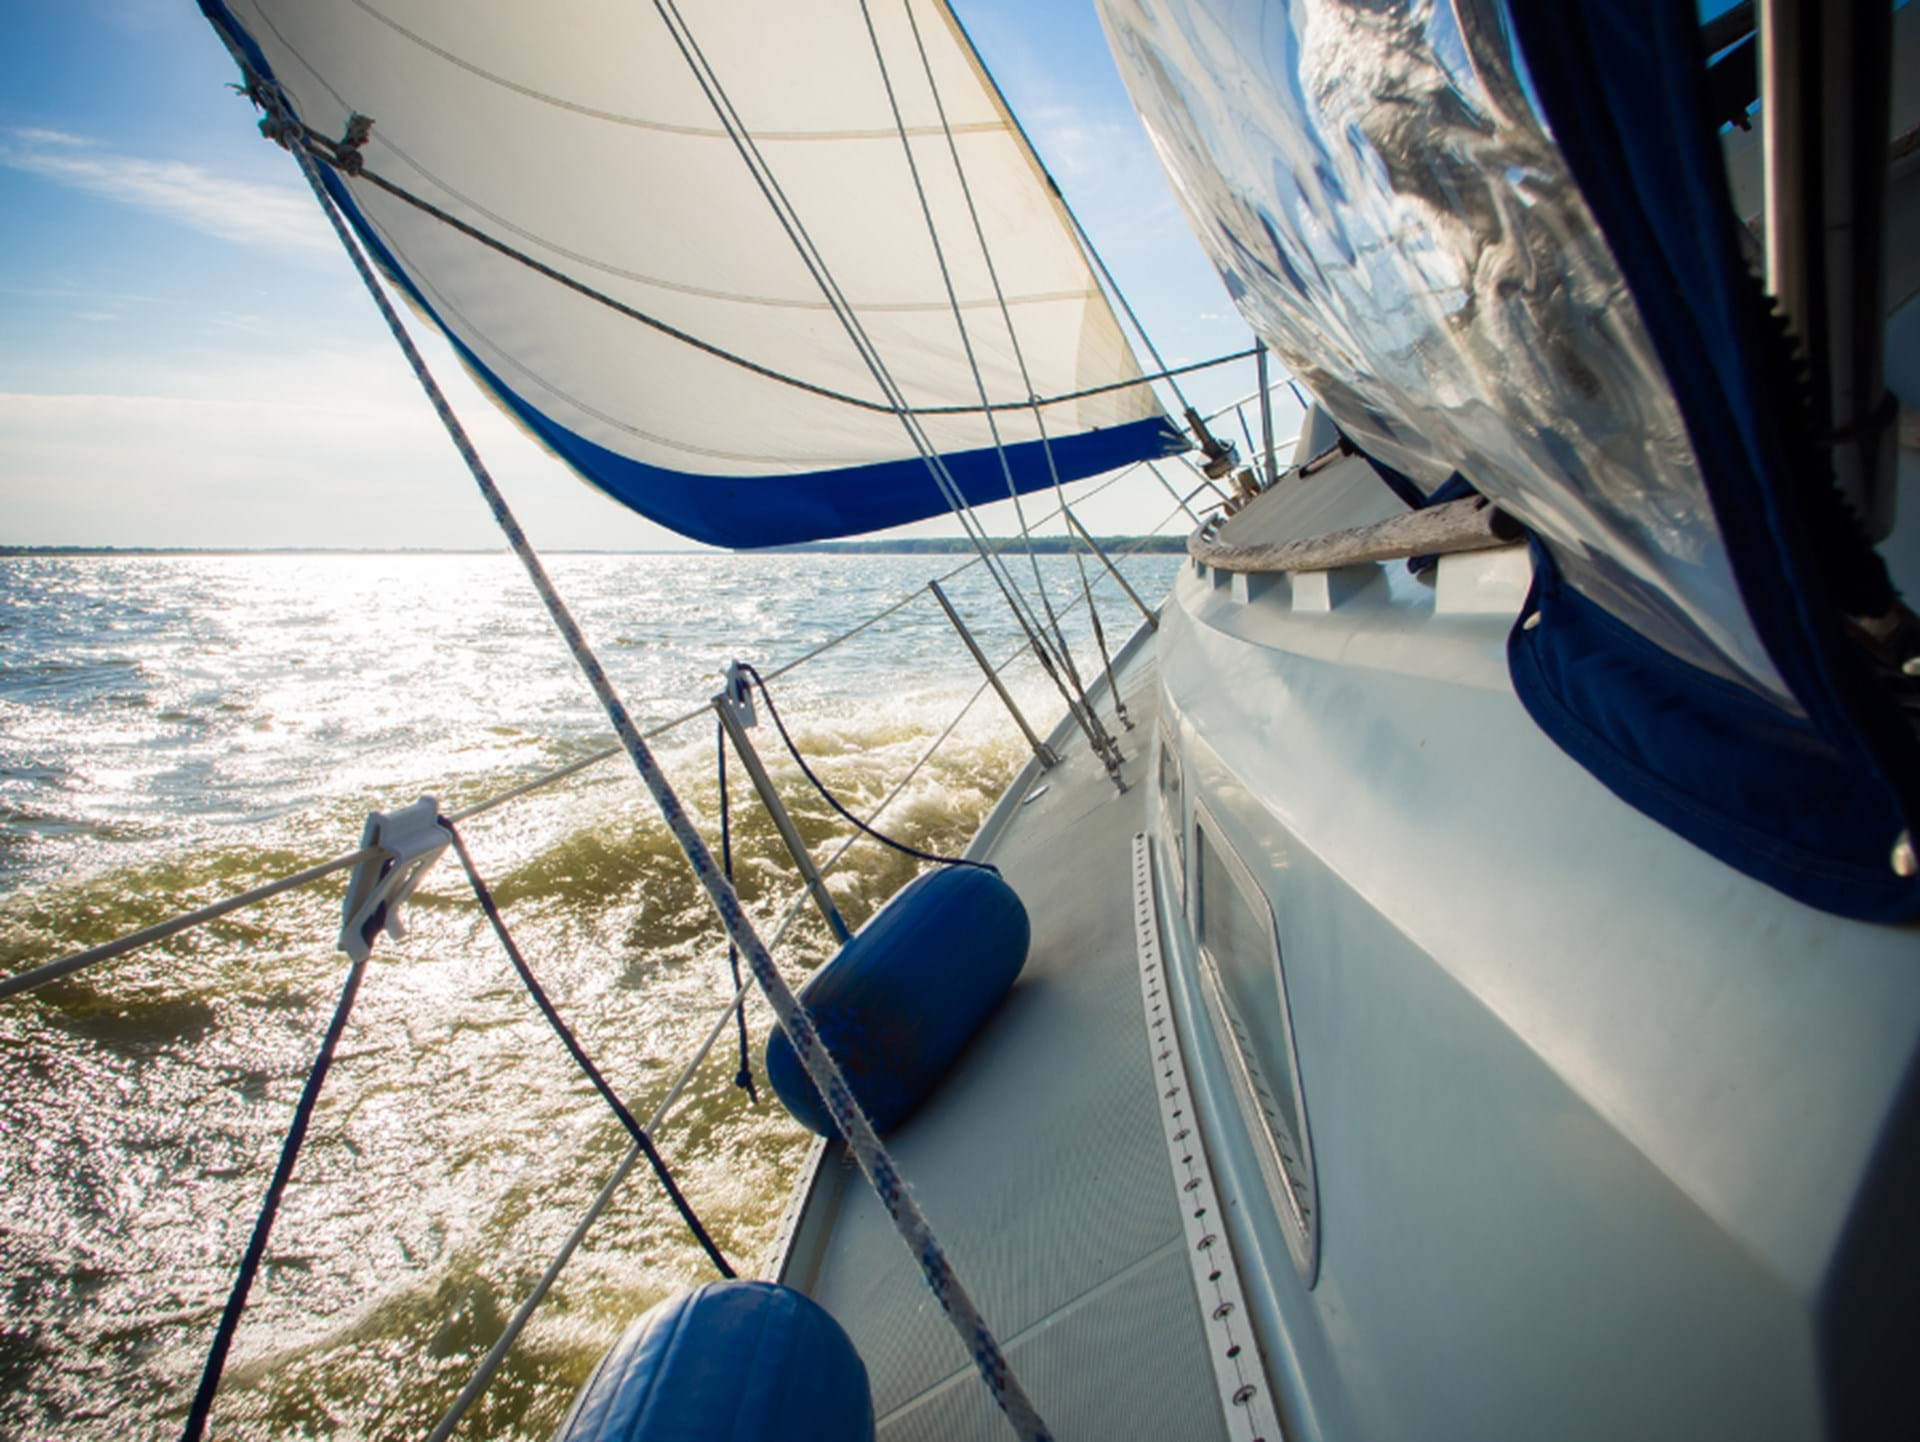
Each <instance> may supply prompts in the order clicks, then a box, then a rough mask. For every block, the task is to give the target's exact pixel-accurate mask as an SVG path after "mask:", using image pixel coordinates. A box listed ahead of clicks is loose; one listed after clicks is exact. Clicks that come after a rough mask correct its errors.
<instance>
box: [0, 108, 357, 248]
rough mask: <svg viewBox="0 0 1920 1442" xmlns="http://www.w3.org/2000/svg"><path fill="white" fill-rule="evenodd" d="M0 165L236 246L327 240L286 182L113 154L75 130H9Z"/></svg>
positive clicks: (323, 243)
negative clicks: (268, 181) (72, 132)
mask: <svg viewBox="0 0 1920 1442" xmlns="http://www.w3.org/2000/svg"><path fill="white" fill-rule="evenodd" d="M7 133H8V136H9V138H10V139H11V141H12V144H10V145H4V146H0V165H4V166H6V167H8V168H9V169H12V170H18V171H23V172H25V173H26V174H29V175H38V176H40V177H42V178H43V179H46V180H50V181H53V182H54V183H55V184H58V185H66V186H71V187H72V188H74V189H76V190H84V191H86V192H88V193H89V194H92V195H99V196H103V197H105V198H106V199H108V200H114V201H118V202H120V203H121V204H123V205H131V206H134V207H135V208H137V209H140V210H145V211H148V212H150V213H152V214H154V215H160V216H164V217H166V218H167V219H169V220H173V221H177V222H179V223H180V224H182V225H189V226H192V227H193V228H194V229H195V230H199V231H203V232H205V233H206V234H208V235H213V236H218V237H219V238H220V239H222V240H227V241H231V242H233V243H234V244H236V245H256V246H272V247H276V248H279V249H283V250H299V251H314V252H318V251H321V250H325V249H328V248H330V247H331V246H332V244H333V240H332V237H331V236H330V235H329V234H328V233H327V228H326V225H325V222H324V221H323V220H322V218H321V215H320V211H319V209H318V207H316V206H315V205H314V204H313V201H312V200H311V199H310V198H309V197H308V195H307V194H306V192H304V191H302V190H299V189H296V188H295V187H293V186H291V185H266V184H261V183H260V182H257V181H250V180H234V179H231V178H229V177H227V176H223V175H218V174H215V173H214V172H213V171H211V170H208V169H207V168H206V167H205V166H203V165H194V164H191V163H189V162H186V161H179V160H146V159H142V158H140V157H139V156H133V155H119V154H116V153H114V152H113V151H110V150H105V149H102V148H101V147H100V146H98V145H96V144H94V143H93V142H91V141H89V140H87V139H86V138H84V137H82V136H78V135H69V134H67V133H65V132H64V131H58V130H45V129H16V130H11V131H9V132H7Z"/></svg>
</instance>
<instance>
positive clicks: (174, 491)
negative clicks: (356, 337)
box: [0, 338, 680, 547]
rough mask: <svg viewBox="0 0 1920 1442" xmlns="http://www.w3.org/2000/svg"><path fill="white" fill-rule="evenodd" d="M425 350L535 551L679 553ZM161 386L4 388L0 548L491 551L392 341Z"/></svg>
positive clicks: (447, 361)
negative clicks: (52, 390)
mask: <svg viewBox="0 0 1920 1442" xmlns="http://www.w3.org/2000/svg"><path fill="white" fill-rule="evenodd" d="M426 349H427V351H428V354H429V356H430V357H431V359H432V363H433V365H434V367H435V369H436V371H437V372H438V373H439V374H440V375H441V377H442V379H443V381H444V382H445V384H446V386H447V390H448V392H449V394H450V395H451V397H452V398H453V402H454V405H455V407H456V409H457V410H458V411H459V413H460V415H461V418H462V419H463V420H464V421H465V422H466V425H467V428H468V430H469V431H470V432H471V434H472V436H473V440H474V443H475V444H476V445H477V446H478V447H479V448H480V450H481V452H482V454H484V455H485V456H486V457H487V458H488V461H489V464H490V465H491V466H492V468H493V469H494V472H495V474H496V476H497V477H498V479H499V481H500V483H501V486H502V487H503V488H504V489H505V490H506V491H507V492H508V494H509V496H511V497H512V499H513V501H514V503H515V508H516V510H518V511H519V513H520V516H521V519H522V521H523V522H524V523H525V524H526V526H527V528H528V530H529V532H530V533H531V534H533V535H534V537H535V539H536V540H537V541H539V542H540V543H541V544H542V545H546V546H556V547H564V546H588V547H596V546H615V547H619V546H636V547H654V546H661V545H674V544H680V543H679V542H678V541H677V538H674V537H671V536H669V535H668V534H667V533H665V532H663V531H662V530H660V528H658V527H656V526H653V525H651V524H650V523H648V522H646V521H644V520H642V519H641V518H640V517H638V516H634V515H632V514H631V513H629V512H626V511H624V510H623V509H621V508H620V507H619V506H618V505H616V504H615V503H614V502H612V501H610V500H608V499H606V498H605V497H604V496H601V495H599V494H598V493H596V492H594V491H592V490H590V489H589V488H588V487H587V486H586V485H584V484H582V483H581V482H579V481H578V480H576V479H575V478H574V477H573V476H572V475H571V474H570V473H569V472H567V471H565V470H563V469H562V468H561V467H560V466H559V465H558V464H557V463H556V462H555V461H554V460H553V459H552V458H551V457H550V456H549V455H548V454H547V453H546V452H545V451H544V450H542V449H540V448H539V447H538V446H537V445H535V444H534V443H533V442H531V441H530V440H529V439H528V438H527V437H526V435H525V434H524V433H523V432H522V431H521V430H520V429H519V427H518V426H517V425H516V424H515V423H514V422H513V421H511V420H509V419H508V418H507V417H506V416H504V415H503V414H501V412H500V411H499V410H498V409H496V408H495V407H494V406H493V405H492V404H491V403H490V402H489V401H488V400H486V399H485V398H483V397H482V395H481V394H480V392H479V391H478V389H477V388H476V387H475V386H474V385H473V383H472V382H471V381H470V380H469V379H468V378H467V376H466V375H465V374H464V373H463V372H462V371H461V369H460V367H459V365H458V364H457V363H456V362H455V361H454V359H453V357H452V354H451V352H450V350H449V348H448V347H447V346H446V345H445V344H444V343H443V342H441V341H439V340H437V339H433V338H428V339H427V341H426ZM159 379H160V386H162V387H164V393H151V392H150V393H144V394H141V393H135V392H136V391H137V390H138V389H139V387H138V386H137V385H128V386H127V387H126V388H125V389H124V390H108V391H102V392H98V393H93V394H65V395H45V394H28V393H21V392H14V393H5V392H0V541H5V542H9V543H14V544H36V545H37V544H62V543H73V544H112V545H188V546H195V545H198V546H227V545H240V546H245V545H320V546H380V545H426V546H488V545H495V544H498V533H497V532H496V531H495V530H494V527H493V524H492V522H491V520H490V518H489V517H488V515H487V510H486V507H485V506H484V505H483V504H481V502H480V499H479V497H478V495H477V494H476V492H475V490H474V487H473V482H472V480H471V479H470V478H469V477H468V475H467V472H466V468H465V467H464V466H462V465H461V464H460V460H459V457H458V455H457V453H456V452H455V451H454V449H453V447H452V446H451V445H450V444H448V441H447V437H446V433H445V432H444V431H443V430H442V429H441V426H440V423H439V421H438V420H437V419H436V418H435V417H434V414H433V411H432V409H431V408H430V407H429V406H428V405H427V404H426V402H425V401H424V400H423V399H422V398H421V396H420V393H419V390H418V388H417V387H416V386H415V385H414V382H413V378H412V377H411V376H410V375H409V374H408V373H407V369H406V366H405V364H404V363H403V362H402V361H401V359H400V357H399V355H398V353H397V352H395V351H394V350H393V349H392V347H390V346H387V345H384V344H382V345H377V346H370V347H368V348H366V349H364V350H333V351H328V350H312V349H304V348H303V349H300V350H298V351H294V352H276V351H273V350H269V349H265V348H261V349H249V350H244V351H242V350H230V349H221V350H212V351H205V352H199V353H187V354H181V355H177V356H176V357H174V359H173V361H172V362H171V364H170V365H169V366H168V368H167V370H166V373H165V375H164V377H163V378H159ZM156 389H158V388H156Z"/></svg>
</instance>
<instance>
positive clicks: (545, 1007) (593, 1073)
mask: <svg viewBox="0 0 1920 1442" xmlns="http://www.w3.org/2000/svg"><path fill="white" fill-rule="evenodd" d="M440 824H441V826H443V827H445V828H446V832H447V835H448V836H450V837H451V838H453V849H454V851H455V853H456V854H457V855H458V856H459V857H460V865H461V866H462V867H464V868H465V869H466V873H467V880H468V881H469V882H471V883H472V885H473V895H474V898H475V899H476V900H477V901H478V902H479V903H480V909H481V910H482V911H484V912H485V913H486V914H487V920H488V921H489V922H491V923H492V924H493V934H494V935H495V936H497V937H499V938H500V945H501V947H502V948H503V949H504V950H505V951H506V953H507V960H509V961H511V962H512V963H513V969H514V970H515V971H517V972H519V973H520V980H521V981H523V982H524V983H526V988H527V994H528V995H529V996H531V997H532V998H533V1004H534V1005H535V1006H537V1007H539V1008H540V1014H541V1015H542V1016H544V1017H545V1018H546V1019H547V1025H549V1026H551V1027H552V1028H553V1031H554V1035H556V1036H558V1037H559V1038H560V1041H561V1043H562V1044H563V1045H564V1046H565V1047H566V1049H567V1053H568V1055H570V1056H571V1057H572V1058H573V1060H574V1064H575V1065H577V1066H578V1067H579V1068H580V1070H581V1071H582V1072H583V1073H585V1075H586V1078H587V1080H588V1081H590V1082H592V1083H593V1086H594V1090H595V1091H597V1092H599V1093H600V1095H601V1097H602V1099H604V1100H605V1102H606V1104H607V1105H608V1106H609V1107H611V1108H613V1114H614V1115H615V1116H616V1117H618V1118H619V1119H620V1125H621V1126H623V1127H625V1128H626V1129H627V1135H628V1136H630V1137H632V1138H633V1144H634V1145H635V1146H637V1147H638V1148H640V1150H641V1152H642V1153H644V1154H645V1156H646V1158H647V1165H648V1166H650V1167H652V1168H653V1174H654V1175H655V1176H656V1177H658V1178H659V1179H660V1186H661V1188H662V1189H663V1190H664V1191H665V1192H666V1194H667V1197H668V1199H669V1200H670V1201H672V1203H673V1205H674V1206H675V1208H677V1209H678V1210H679V1213H680V1219H681V1220H682V1221H684V1222H685V1223H686V1224H687V1230H688V1231H690V1232H692V1233H693V1239H694V1240H695V1241H696V1242H698V1243H699V1244H700V1247H701V1250H703V1251H704V1252H705V1253H706V1254H707V1258H708V1260H709V1261H711V1262H712V1263H713V1265H714V1266H715V1267H716V1268H717V1269H718V1270H719V1273H720V1275H721V1276H723V1277H733V1276H736V1275H738V1274H737V1273H736V1272H735V1271H734V1270H733V1267H732V1266H731V1265H730V1264H729V1263H728V1262H727V1259H726V1258H725V1257H723V1256H722V1255H721V1254H720V1249H719V1248H718V1247H716V1246H715V1245H714V1244H713V1238H712V1237H710V1236H708V1235H707V1229H706V1228H705V1227H704V1226H702V1225H701V1224H700V1218H699V1216H698V1215H696V1214H695V1212H694V1210H693V1208H692V1207H691V1206H690V1205H688V1203H687V1199H686V1197H684V1196H683V1195H681V1192H680V1188H679V1186H678V1184H677V1183H675V1181H674V1180H673V1173H672V1172H670V1171H668V1170H667V1163H666V1160H665V1158H663V1157H662V1156H661V1155H660V1153H659V1152H658V1151H657V1150H656V1149H655V1148H654V1145H653V1138H651V1137H649V1136H648V1135H647V1132H646V1128H644V1127H642V1126H641V1125H640V1123H639V1122H638V1121H636V1120H635V1119H634V1115H633V1113H632V1112H630V1111H628V1110H627V1104H626V1103H625V1102H623V1101H621V1100H620V1098H619V1096H618V1095H617V1094H616V1093H615V1092H614V1089H613V1088H612V1087H611V1086H609V1085H608V1084H607V1079H606V1078H605V1077H603V1076H601V1075H600V1068H598V1067H597V1066H595V1065H594V1064H593V1060H592V1058H590V1057H589V1056H588V1055H587V1054H586V1052H585V1051H584V1050H583V1049H582V1048H581V1046H580V1042H579V1040H578V1039H577V1038H575V1036H574V1034H573V1032H572V1031H571V1030H570V1029H569V1028H568V1026H567V1024H566V1023H565V1022H564V1021H562V1020H561V1019H560V1013H559V1012H557V1011H555V1010H554V1007H553V1003H552V1002H551V1001H549V1000H548V999H547V993H546V989H545V988H544V987H542V986H541V985H540V982H539V979H538V978H536V977H535V976H534V974H533V968H532V967H530V966H528V965H527V961H526V958H525V957H523V956H522V955H521V954H520V948H519V947H518V946H516V945H515V944H514V940H513V936H512V934H511V933H509V932H508V930H507V923H506V921H505V919H504V918H502V917H501V915H500V908H499V907H498V906H497V905H496V904H495V903H494V900H493V893H492V892H490V891H489V890H487V883H486V882H484V881H482V880H481V879H480V872H479V871H478V870H477V869H476V868H475V866H474V864H473V857H472V856H470V855H468V853H467V844H466V842H464V841H462V840H461V839H460V833H459V831H458V830H457V829H455V827H454V824H453V823H452V822H451V821H449V820H447V819H446V818H445V817H444V816H443V817H441V818H440Z"/></svg>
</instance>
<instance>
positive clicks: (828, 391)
mask: <svg viewBox="0 0 1920 1442" xmlns="http://www.w3.org/2000/svg"><path fill="white" fill-rule="evenodd" d="M301 133H302V134H303V135H304V137H305V138H306V141H307V143H308V147H309V152H310V153H311V154H313V155H314V156H316V158H318V159H319V160H321V161H323V162H324V163H326V164H327V165H329V166H331V167H333V168H334V169H335V170H337V171H339V172H340V173H341V174H343V175H346V176H349V177H351V178H352V179H355V180H364V181H366V182H367V183H368V184H369V185H371V186H374V187H375V188H376V189H378V190H380V191H381V192H383V193H384V194H386V195H390V196H392V197H393V198H394V199H395V200H398V201H400V202H401V203H403V204H405V205H408V206H411V207H412V208H413V209H415V210H417V211H419V212H420V213H421V214H423V215H425V216H428V217H430V218H431V219H433V220H436V221H438V222H439V223H440V224H442V225H444V226H446V227H447V228H448V229H450V230H454V231H457V232H458V233H459V234H461V235H464V236H466V237H467V238H468V239H469V240H472V241H474V242H476V243H478V244H480V245H483V246H485V247H486V248H487V249H489V250H491V251H494V252H495V253H496V254H499V255H501V256H504V257H505V258H507V259H508V260H511V261H513V262H515V263H516V264H518V265H522V266H525V267H526V268H527V269H528V270H530V271H532V272H533V273H534V274H536V275H539V276H542V277H544V278H545V279H547V280H550V281H552V282H553V283H554V284H555V285H558V286H562V287H564V288H565V289H567V290H570V291H572V292H574V293H575V294H576V295H579V296H581V297H583V298H585V299H587V300H590V301H593V302H594V303H595V304H597V305H602V306H605V307H606V308H607V309H608V310H611V311H613V312H614V313H615V314H617V315H621V316H625V317H626V318H627V319H628V320H631V321H635V322H637V323H639V324H640V325H644V326H646V327H648V328H649V329H651V330H655V331H658V332H659V333H660V334H662V335H665V336H668V337H670V338H672V339H674V340H677V341H680V342H681V343H682V344H684V345H689V346H692V347H693V348H694V349H695V350H698V351H702V352H704V353H705V354H707V355H710V356H713V357H714V358H715V359H717V360H723V361H726V362H727V363H728V364H730V365H736V366H739V367H740V368H741V369H742V370H746V371H750V372H752V373H753V374H755V375H758V376H762V377H764V378H766V379H767V380H771V381H778V382H779V383H780V384H781V385H786V386H792V387H793V388H794V389H796V390H801V391H806V392H808V393H809V394H812V395H817V396H819V397H821V398H822V399H824V400H830V401H837V402H839V403H840V404H842V405H848V406H854V407H857V408H858V409H860V410H866V411H874V412H877V413H879V414H882V415H891V414H894V413H896V412H897V411H898V410H900V409H901V407H898V406H895V405H893V404H891V403H889V402H887V401H876V400H870V399H868V398H867V397H865V396H856V395H851V394H849V393H848V392H846V391H838V390H834V389H833V388H832V387H831V386H823V385H820V384H818V383H816V382H814V381H809V380H806V379H804V378H803V377H800V376H796V375H792V374H789V373H788V372H786V371H781V370H776V369H775V368H774V367H772V366H769V365H764V364H762V363H761V362H759V361H756V360H753V359H751V358H750V357H747V356H743V355H741V354H739V353H738V352H736V351H730V350H728V349H727V348H726V347H724V346H720V345H716V344H714V343H713V342H712V341H708V340H703V339H701V338H700V337H699V336H697V335H694V334H693V333H692V332H691V331H686V330H682V329H681V328H680V327H679V326H676V325H674V324H673V323H672V322H671V321H665V320H662V319H660V317H658V316H656V315H650V314H648V313H647V312H646V311H643V310H641V309H639V308H638V307H637V306H632V305H629V304H627V303H626V302H625V301H623V300H620V299H618V298H617V297H615V296H612V295H609V294H608V293H607V292H606V291H603V290H600V289H598V288H596V287H594V286H591V285H588V284H587V283H586V282H585V281H583V280H581V279H579V278H578V277H577V276H573V275H569V274H568V273H567V272H566V271H564V270H561V269H559V268H558V267H557V266H553V265H549V264H547V263H546V262H545V261H543V260H540V259H538V258H537V257H535V256H533V255H529V254H528V253H527V252H526V251H524V250H520V249H518V248H517V247H515V246H513V245H510V244H508V243H507V242H506V241H503V240H501V239H500V238H499V237H498V236H495V235H491V234H489V233H488V232H486V231H484V230H482V229H481V228H480V227H479V226H477V225H474V224H473V223H472V222H470V221H467V220H463V219H461V218H460V217H459V216H457V215H455V214H453V213H452V212H451V211H449V210H447V209H446V208H445V207H443V206H440V205H437V204H435V203H434V202H433V201H431V200H428V199H427V198H426V197H425V196H422V195H418V194H416V193H414V192H413V191H411V190H408V189H407V188H406V187H405V186H403V185H400V184H399V183H397V182H395V181H392V180H389V179H388V178H387V177H386V176H384V175H381V174H380V173H379V172H377V171H374V170H370V169H368V168H367V167H366V166H365V165H364V164H361V165H359V167H358V168H357V169H356V168H355V166H354V164H353V163H352V162H349V161H347V160H345V159H344V158H343V151H344V149H345V148H344V147H342V146H341V145H340V144H339V143H338V142H336V141H334V140H331V139H329V138H328V137H327V136H326V135H325V134H323V133H322V132H320V131H318V130H315V129H313V128H312V127H311V126H303V127H302V131H301ZM1255 349H1256V348H1255V347H1253V346H1249V347H1247V349H1245V350H1240V351H1233V352H1231V353H1229V354H1225V355H1218V356H1214V357H1212V358H1210V359H1208V360H1202V361H1189V362H1188V363H1187V364H1185V365H1181V366H1175V367H1172V368H1170V369H1167V370H1162V371H1156V372H1154V373H1152V374H1144V373H1143V374H1141V375H1137V376H1132V377H1130V378H1128V379H1126V380H1120V381H1108V382H1105V383H1103V384H1101V385H1097V386H1085V387H1083V388H1081V389H1079V390H1074V391H1065V392H1062V393H1060V394H1058V395H1051V396H1042V397H1041V398H1040V400H1039V404H1040V405H1043V406H1057V405H1064V404H1066V403H1067V402H1069V401H1077V400H1086V399H1087V398H1089V397H1091V396H1098V395H1106V394H1108V393H1109V392H1112V391H1122V390H1130V389H1133V388H1134V387H1136V386H1151V385H1152V384H1153V382H1155V381H1158V380H1170V379H1171V378H1172V377H1173V376H1175V375H1188V374H1191V373H1192V372H1195V371H1202V370H1210V369H1212V368H1213V367H1215V366H1222V365H1228V364H1231V363H1232V362H1234V361H1242V360H1248V359H1250V358H1251V357H1252V356H1253V355H1254V352H1255ZM1033 404H1034V402H1033V401H1031V400H1023V401H994V402H991V403H989V404H986V405H984V406H982V405H947V406H907V407H905V410H906V412H907V414H909V415H915V416H963V415H978V414H981V413H983V412H992V411H1019V410H1026V409H1027V408H1028V407H1030V406H1031V405H1033Z"/></svg>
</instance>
